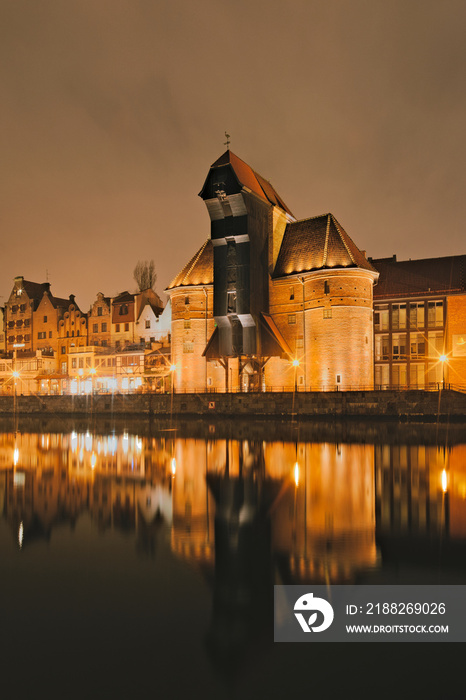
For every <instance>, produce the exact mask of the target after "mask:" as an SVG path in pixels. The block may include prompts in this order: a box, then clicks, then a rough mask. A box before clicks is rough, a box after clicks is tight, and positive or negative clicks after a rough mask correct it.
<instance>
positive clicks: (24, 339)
mask: <svg viewBox="0 0 466 700" xmlns="http://www.w3.org/2000/svg"><path fill="white" fill-rule="evenodd" d="M30 340H31V336H30V335H28V334H26V335H9V336H8V342H9V343H29V341H30Z"/></svg>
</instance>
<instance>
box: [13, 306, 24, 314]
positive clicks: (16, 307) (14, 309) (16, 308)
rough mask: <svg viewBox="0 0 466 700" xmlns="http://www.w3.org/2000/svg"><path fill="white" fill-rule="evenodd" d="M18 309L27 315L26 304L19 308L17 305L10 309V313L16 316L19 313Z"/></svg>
mask: <svg viewBox="0 0 466 700" xmlns="http://www.w3.org/2000/svg"><path fill="white" fill-rule="evenodd" d="M18 309H19V313H20V314H24V313H26V304H20V305H19V306H17V305H15V306H12V307H11V309H10V312H11V313H12V314H16V313H18Z"/></svg>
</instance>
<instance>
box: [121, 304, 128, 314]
mask: <svg viewBox="0 0 466 700" xmlns="http://www.w3.org/2000/svg"><path fill="white" fill-rule="evenodd" d="M127 313H128V305H127V304H122V305H121V306H120V316H126V314H127Z"/></svg>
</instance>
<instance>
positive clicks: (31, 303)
mask: <svg viewBox="0 0 466 700" xmlns="http://www.w3.org/2000/svg"><path fill="white" fill-rule="evenodd" d="M45 291H50V284H49V283H48V282H44V283H42V284H39V283H37V282H30V281H29V280H25V279H24V277H22V276H18V277H15V278H14V284H13V289H12V291H11V294H10V296H9V297H8V301H7V302H6V304H5V319H4V324H5V336H6V339H5V351H6V353H8V354H10V353H13V351H15V352H16V353H17V354H18V353H21V352H28V351H29V352H30V351H32V350H34V327H33V321H34V317H33V314H34V311H36V310H37V307H38V306H39V304H40V301H41V299H42V296H43V294H44V292H45Z"/></svg>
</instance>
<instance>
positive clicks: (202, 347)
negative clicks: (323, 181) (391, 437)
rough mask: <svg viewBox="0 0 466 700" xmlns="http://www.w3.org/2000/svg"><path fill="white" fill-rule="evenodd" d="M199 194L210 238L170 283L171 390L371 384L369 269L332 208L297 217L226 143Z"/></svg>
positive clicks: (373, 274)
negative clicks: (204, 205)
mask: <svg viewBox="0 0 466 700" xmlns="http://www.w3.org/2000/svg"><path fill="white" fill-rule="evenodd" d="M200 196H201V198H202V199H203V200H204V201H205V203H206V206H207V210H208V212H209V216H210V220H211V233H210V239H209V240H208V241H206V242H205V243H204V244H203V246H202V247H201V249H200V250H199V251H198V252H197V253H196V254H195V255H194V257H193V258H192V259H191V260H190V261H189V263H188V264H187V265H186V266H185V268H184V269H183V270H182V271H181V272H180V274H179V275H178V276H177V277H176V278H175V279H174V280H173V282H172V283H171V284H170V285H169V287H168V289H167V292H168V294H169V295H170V299H171V304H172V359H173V362H174V363H175V365H176V372H175V387H176V389H177V390H181V391H183V390H187V391H205V390H206V389H207V390H209V389H214V390H220V391H224V390H227V391H229V390H231V391H238V390H239V391H249V390H259V389H260V390H267V389H280V388H283V389H285V390H291V389H293V388H294V387H296V388H298V389H302V390H331V389H335V388H341V389H349V388H355V389H360V388H367V389H370V388H372V387H373V334H372V288H373V284H374V282H375V281H376V280H377V278H378V272H377V271H376V270H375V269H374V267H373V266H372V265H371V263H370V262H369V261H368V260H367V259H366V257H365V255H364V254H363V253H362V252H361V251H360V250H359V249H358V248H357V246H356V245H355V244H354V243H353V241H352V240H351V239H350V237H349V236H348V234H347V233H346V232H345V231H344V229H343V228H342V226H341V225H340V224H339V223H338V221H337V220H336V219H335V217H334V216H333V215H332V214H325V215H323V216H320V217H314V218H312V219H305V220H303V221H297V220H296V219H295V218H294V216H293V214H292V213H291V211H290V209H289V208H288V207H287V206H286V204H285V203H284V201H283V200H282V199H281V197H280V196H279V195H278V193H277V192H276V191H275V189H274V188H273V187H272V185H271V184H270V183H269V182H268V181H267V180H265V179H264V178H262V177H261V176H260V175H259V174H258V173H256V172H255V171H253V170H252V168H250V167H249V165H247V164H246V163H245V162H244V161H242V160H241V159H239V158H238V157H237V156H235V155H234V154H233V153H232V152H231V151H226V152H225V153H224V154H223V155H222V156H221V157H220V158H219V159H218V160H217V161H216V162H215V163H214V164H213V165H212V166H211V168H210V170H209V173H208V175H207V179H206V181H205V183H204V186H203V188H202V190H201V192H200Z"/></svg>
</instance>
